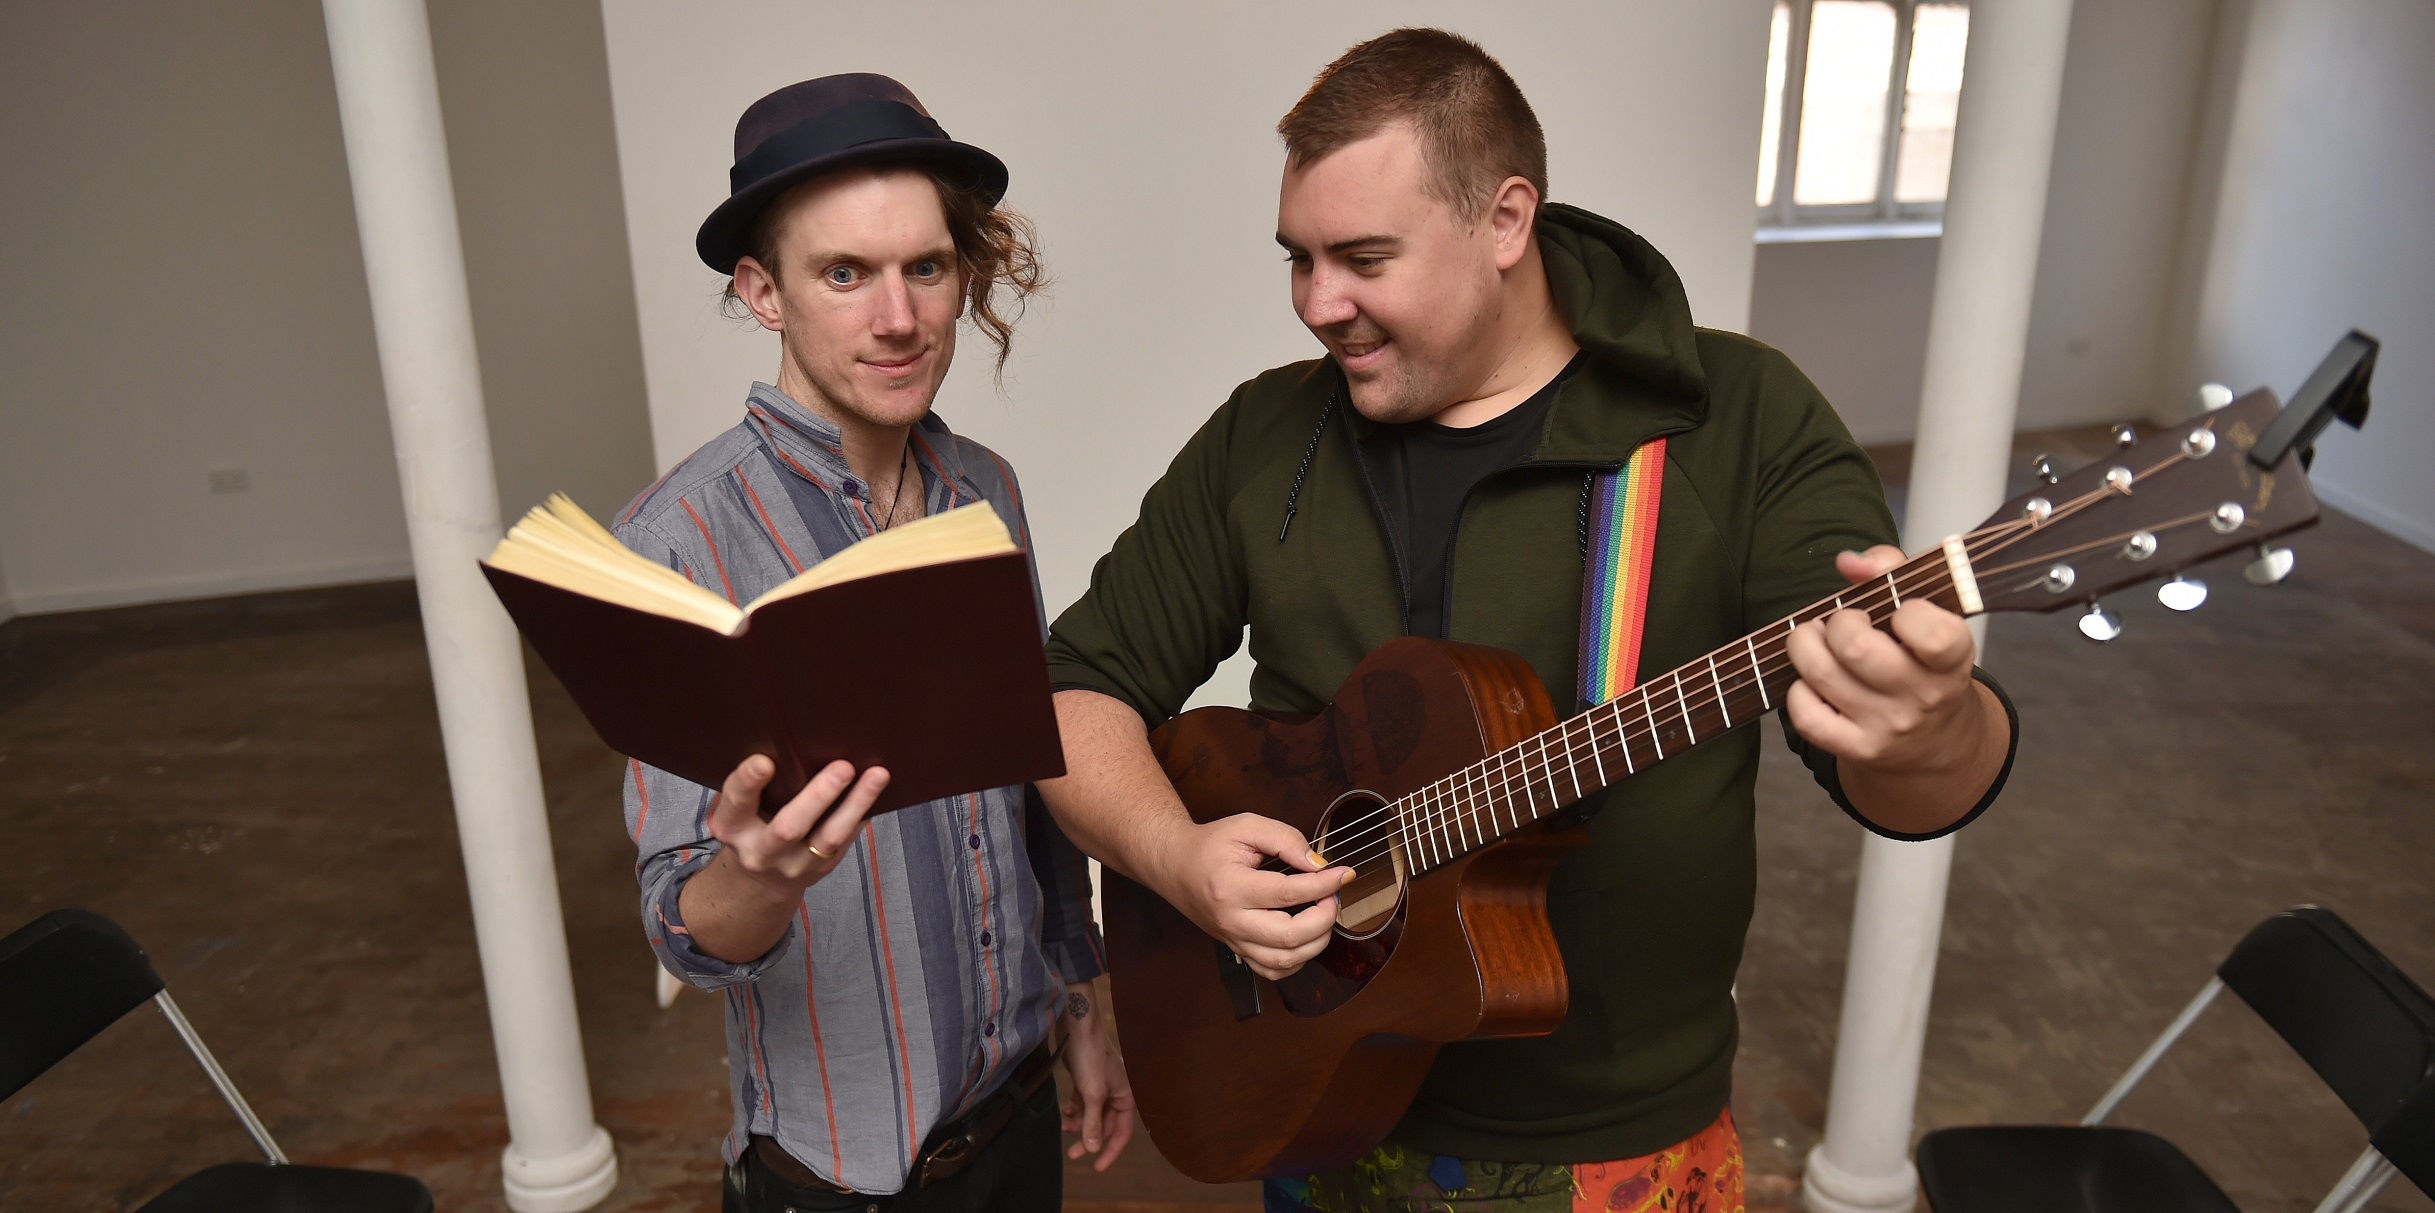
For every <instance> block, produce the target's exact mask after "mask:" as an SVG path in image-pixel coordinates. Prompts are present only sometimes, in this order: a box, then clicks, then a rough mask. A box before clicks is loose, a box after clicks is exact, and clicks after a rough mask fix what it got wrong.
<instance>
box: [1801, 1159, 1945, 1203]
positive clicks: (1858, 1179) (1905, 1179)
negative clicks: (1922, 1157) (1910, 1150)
mask: <svg viewBox="0 0 2435 1213" xmlns="http://www.w3.org/2000/svg"><path fill="white" fill-rule="evenodd" d="M1901 1165H1902V1169H1901V1170H1900V1171H1897V1172H1895V1173H1894V1174H1892V1175H1854V1174H1852V1173H1851V1172H1849V1171H1846V1170H1844V1169H1843V1168H1841V1167H1838V1166H1836V1165H1835V1164H1834V1163H1832V1162H1830V1161H1828V1160H1827V1157H1826V1147H1825V1146H1824V1145H1818V1146H1813V1147H1811V1148H1810V1151H1809V1161H1808V1164H1807V1165H1806V1166H1804V1167H1803V1168H1802V1173H1801V1206H1802V1207H1803V1208H1805V1209H1807V1210H1809V1213H1911V1210H1912V1209H1913V1208H1915V1207H1917V1205H1918V1203H1919V1169H1918V1168H1917V1167H1914V1166H1912V1165H1911V1162H1910V1160H1909V1159H1904V1160H1902V1164H1901Z"/></svg>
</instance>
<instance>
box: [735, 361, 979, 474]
mask: <svg viewBox="0 0 2435 1213" xmlns="http://www.w3.org/2000/svg"><path fill="white" fill-rule="evenodd" d="M744 414H745V416H744V423H745V424H746V425H749V426H751V427H753V429H754V430H755V431H756V432H758V433H759V434H760V435H761V441H762V442H764V443H766V444H767V445H768V446H769V447H770V449H771V451H772V452H773V453H775V454H776V455H777V456H778V462H779V463H780V464H781V465H783V466H785V467H787V468H788V469H790V470H792V471H794V472H795V473H796V474H798V475H801V476H803V477H804V478H805V479H807V480H810V481H811V482H812V483H813V484H816V485H818V486H820V488H821V489H822V490H824V491H826V492H830V493H843V494H845V495H846V496H849V497H856V498H860V499H862V500H864V501H869V500H870V498H871V486H869V485H867V484H865V483H863V482H862V480H861V478H860V477H857V476H856V475H855V474H854V469H853V468H852V467H851V466H850V465H849V464H847V463H846V457H845V440H844V435H842V434H841V433H839V431H838V429H837V427H836V426H835V425H834V424H832V423H831V422H830V421H829V420H828V419H827V418H825V417H822V416H821V415H820V414H818V413H815V412H813V411H812V410H810V409H807V408H805V407H803V405H801V404H800V403H797V402H796V400H795V398H794V397H792V396H789V395H787V394H786V393H784V392H782V391H779V390H778V389H777V388H775V387H772V386H771V385H769V384H766V383H755V384H753V385H752V391H750V392H748V393H746V394H745V397H744ZM912 442H913V457H914V458H916V459H918V460H921V461H922V462H923V463H926V464H928V465H930V470H931V471H932V472H933V473H935V474H936V475H937V476H938V477H939V478H940V479H942V480H946V481H949V482H951V483H952V484H954V485H955V486H956V487H957V488H958V489H959V490H960V491H961V493H962V495H963V497H964V498H966V499H968V500H976V501H977V500H979V499H980V496H981V490H980V487H979V486H978V485H975V484H974V483H973V482H972V478H971V477H970V476H968V475H966V474H965V471H964V461H963V458H962V457H961V455H960V454H959V453H958V451H957V443H956V442H955V435H954V434H953V433H952V432H950V431H949V430H948V428H947V423H946V422H944V421H942V420H940V419H939V415H938V414H937V413H935V412H931V413H924V414H922V419H921V420H920V421H918V422H915V423H914V426H913V434H912Z"/></svg>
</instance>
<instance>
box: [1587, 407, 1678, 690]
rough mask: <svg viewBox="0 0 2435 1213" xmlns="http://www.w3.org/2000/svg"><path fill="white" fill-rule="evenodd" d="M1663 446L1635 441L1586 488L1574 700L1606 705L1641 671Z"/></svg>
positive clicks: (1628, 687) (1662, 476)
mask: <svg viewBox="0 0 2435 1213" xmlns="http://www.w3.org/2000/svg"><path fill="white" fill-rule="evenodd" d="M1665 467H1666V440H1665V439H1663V438H1652V439H1650V440H1649V441H1647V442H1645V443H1642V444H1641V445H1640V448H1639V449H1638V450H1635V451H1633V452H1632V457H1631V458H1630V459H1628V460H1626V461H1625V462H1624V464H1623V466H1622V467H1619V468H1616V469H1615V470H1614V471H1611V472H1600V473H1599V474H1598V476H1597V480H1596V482H1595V483H1594V485H1593V486H1592V487H1591V490H1590V509H1589V527H1588V540H1589V552H1588V556H1587V560H1586V562H1585V564H1584V565H1583V567H1582V570H1581V700H1582V702H1583V703H1585V704H1590V705H1596V704H1601V703H1605V702H1606V701H1608V700H1610V699H1613V698H1614V697H1616V696H1617V695H1621V694H1623V693H1624V692H1625V691H1628V690H1631V689H1632V681H1633V679H1634V678H1635V677H1637V676H1638V674H1639V671H1640V635H1641V625H1642V623H1643V620H1644V617H1645V616H1646V615H1647V614H1648V609H1649V557H1650V555H1651V554H1652V553H1653V552H1654V551H1655V550H1656V548H1657V502H1658V497H1659V496H1660V491H1661V490H1662V489H1663V487H1664V482H1665Z"/></svg>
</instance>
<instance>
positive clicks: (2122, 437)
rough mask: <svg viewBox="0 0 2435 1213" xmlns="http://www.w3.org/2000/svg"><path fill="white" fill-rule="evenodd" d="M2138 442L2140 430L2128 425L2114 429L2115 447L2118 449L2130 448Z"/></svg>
mask: <svg viewBox="0 0 2435 1213" xmlns="http://www.w3.org/2000/svg"><path fill="white" fill-rule="evenodd" d="M2138 441H2139V431H2138V430H2136V429H2134V428H2132V427H2130V426H2128V425H2118V426H2115V427H2114V445H2115V446H2116V447H2128V446H2130V445H2131V444H2133V443H2136V442H2138Z"/></svg>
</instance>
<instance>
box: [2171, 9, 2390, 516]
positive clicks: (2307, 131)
mask: <svg viewBox="0 0 2435 1213" xmlns="http://www.w3.org/2000/svg"><path fill="white" fill-rule="evenodd" d="M2247 17H2248V20H2247V23H2246V29H2245V37H2242V38H2238V39H2228V40H2227V45H2226V46H2225V53H2226V54H2227V56H2230V57H2233V58H2234V61H2235V62H2236V64H2237V71H2238V81H2239V84H2238V87H2237V90H2236V95H2235V98H2234V100H2233V102H2232V105H2231V107H2230V113H2229V114H2228V115H2227V127H2226V131H2225V137H2224V153H2223V166H2222V181H2221V189H2220V192H2219V193H2217V194H2215V195H2214V196H2213V197H2210V198H2205V199H2201V200H2200V203H2199V206H2200V210H2201V213H2202V218H2204V219H2205V220H2206V226H2207V230H2208V236H2209V240H2208V243H2207V255H2206V259H2205V265H2204V269H2203V271H2202V272H2201V273H2200V274H2199V275H2197V279H2198V283H2199V288H2198V297H2197V300H2196V307H2195V308H2194V309H2193V314H2194V317H2195V333H2194V337H2193V341H2192V348H2193V351H2194V360H2195V364H2196V366H2195V369H2196V370H2197V372H2198V373H2199V374H2202V375H2205V376H2207V377H2209V378H2214V379H2219V380H2221V381H2222V382H2224V383H2227V384H2234V385H2241V386H2246V385H2250V384H2257V383H2265V384H2270V385H2272V386H2273V387H2274V388H2275V389H2276V390H2277V391H2279V392H2281V393H2283V394H2285V395H2286V396H2288V395H2289V394H2290V393H2291V392H2292V391H2293V390H2294V389H2296V388H2297V387H2298V386H2299V385H2300V382H2301V380H2302V379H2303V378H2305V377H2306V375H2307V373H2308V371H2309V369H2310V368H2311V367H2313V366H2314V365H2315V364H2316V361H2317V360H2318V359H2319V358H2320V357H2322V356H2323V355H2324V353H2325V351H2326V349H2327V347H2329V346H2330V345H2331V344H2332V343H2333V342H2334V340H2335V339H2336V338H2338V337H2340V336H2341V335H2342V334H2343V333H2344V332H2345V331H2347V330H2349V329H2351V328H2354V327H2356V328H2361V329H2365V330H2366V331H2368V332H2369V333H2372V334H2374V335H2375V336H2377V337H2379V338H2381V339H2382V340H2383V342H2384V350H2383V354H2382V356H2381V358H2380V360H2379V361H2378V363H2377V367H2376V382H2375V389H2374V392H2375V397H2376V408H2375V411H2374V412H2373V413H2372V414H2371V415H2370V417H2369V420H2368V428H2367V429H2366V430H2364V431H2362V432H2358V433H2353V432H2351V431H2349V430H2347V429H2344V428H2342V427H2340V426H2336V427H2334V428H2332V429H2330V430H2328V431H2326V436H2325V437H2324V438H2323V439H2321V440H2320V441H2319V443H2318V454H2319V458H2318V460H2317V464H2316V469H2315V474H2314V476H2313V478H2312V479H2313V482H2314V484H2315V486H2316V489H2317V491H2318V493H2319V494H2320V495H2321V496H2323V497H2324V498H2325V499H2326V500H2327V501H2329V502H2331V503H2333V504H2335V505H2337V506H2340V507H2342V508H2344V509H2347V510H2349V511H2350V512H2352V513H2355V514H2357V515H2359V516H2360V517H2362V518H2365V519H2366V520H2367V521H2369V522H2372V523H2374V524H2376V525H2377V526H2380V527H2382V528H2383V529H2385V530H2387V531H2389V532H2391V533H2393V534H2395V535H2398V536H2400V537H2402V538H2404V539H2407V540H2409V541H2410V542H2412V543H2415V544H2417V545H2418V546H2419V547H2422V548H2425V549H2427V550H2429V551H2435V476H2431V475H2429V473H2428V471H2427V468H2428V465H2429V463H2430V461H2431V460H2435V408H2430V407H2429V401H2430V399H2431V398H2435V218H2430V217H2431V216H2435V137H2430V135H2429V132H2430V131H2435V73H2430V72H2429V71H2428V70H2427V67H2426V65H2427V63H2428V62H2429V61H2430V59H2435V5H2429V4H2427V3H2424V0H2256V3H2255V4H2254V5H2253V6H2252V7H2251V8H2250V11H2249V12H2248V14H2247Z"/></svg>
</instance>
